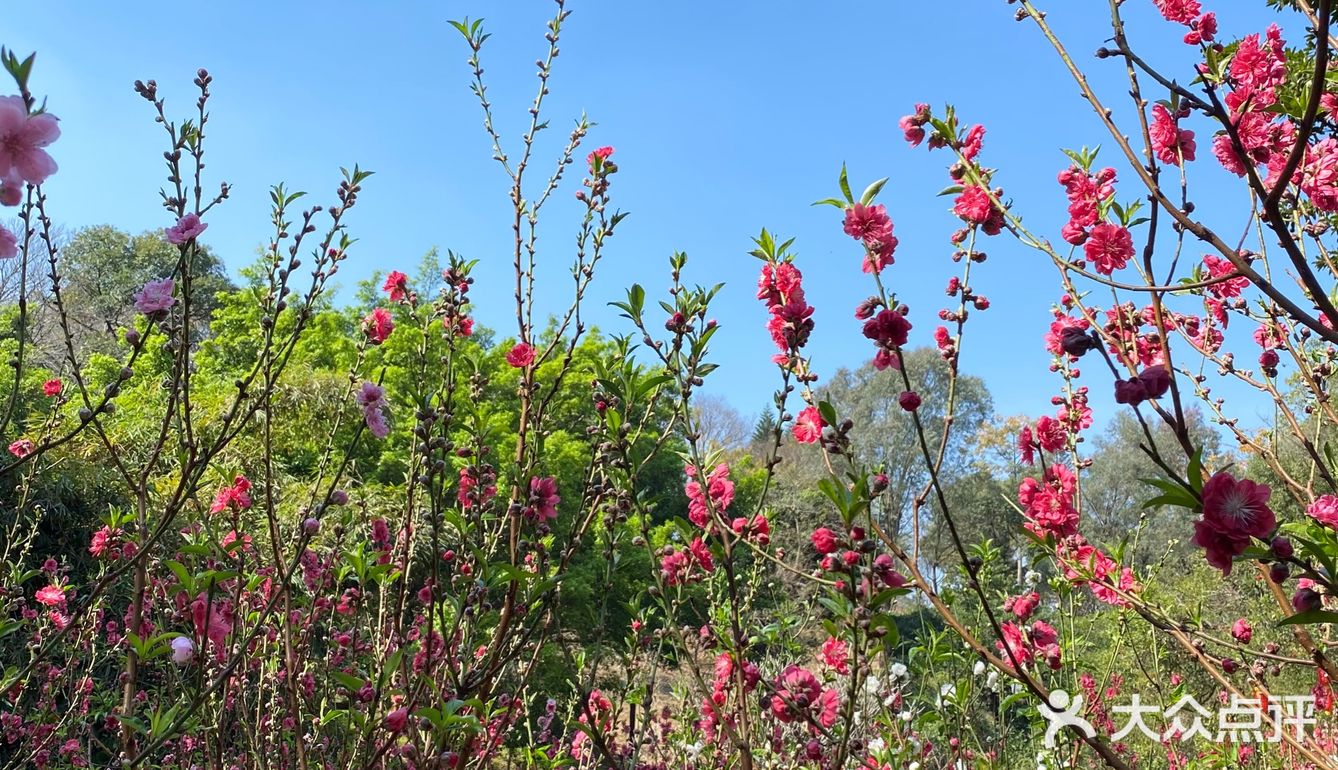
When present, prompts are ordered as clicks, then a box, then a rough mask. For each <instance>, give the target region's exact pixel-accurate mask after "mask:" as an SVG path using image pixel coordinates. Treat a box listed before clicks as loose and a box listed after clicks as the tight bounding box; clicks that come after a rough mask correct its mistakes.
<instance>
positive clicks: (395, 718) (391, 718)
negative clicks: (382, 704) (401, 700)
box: [386, 708, 409, 733]
mask: <svg viewBox="0 0 1338 770" xmlns="http://www.w3.org/2000/svg"><path fill="white" fill-rule="evenodd" d="M408 724H409V710H408V709H407V708H397V709H395V710H394V711H392V712H390V713H389V714H386V729H387V730H389V731H390V732H392V733H399V732H403V731H404V728H405V727H406V726H408Z"/></svg>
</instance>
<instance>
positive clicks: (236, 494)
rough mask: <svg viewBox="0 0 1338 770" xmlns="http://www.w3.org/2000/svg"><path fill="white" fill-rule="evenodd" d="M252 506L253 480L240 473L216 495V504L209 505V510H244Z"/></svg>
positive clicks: (214, 511)
mask: <svg viewBox="0 0 1338 770" xmlns="http://www.w3.org/2000/svg"><path fill="white" fill-rule="evenodd" d="M250 507H251V481H250V480H249V479H247V478H246V477H245V476H242V475H240V474H239V475H237V476H236V477H235V478H233V480H232V484H231V485H229V486H226V487H223V488H222V489H220V490H218V492H217V493H216V494H215V495H214V504H213V505H211V506H210V507H209V512H210V513H220V512H222V511H226V510H233V511H244V510H246V509H247V508H250Z"/></svg>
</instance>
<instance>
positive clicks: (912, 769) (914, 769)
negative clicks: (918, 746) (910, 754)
mask: <svg viewBox="0 0 1338 770" xmlns="http://www.w3.org/2000/svg"><path fill="white" fill-rule="evenodd" d="M906 770H920V763H919V762H912V763H911V764H910V766H909V767H908V768H906Z"/></svg>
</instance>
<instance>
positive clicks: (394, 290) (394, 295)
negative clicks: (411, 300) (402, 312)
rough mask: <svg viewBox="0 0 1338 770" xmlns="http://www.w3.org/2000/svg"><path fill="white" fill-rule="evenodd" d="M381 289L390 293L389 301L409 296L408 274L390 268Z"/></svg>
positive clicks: (399, 300) (396, 300) (400, 299)
mask: <svg viewBox="0 0 1338 770" xmlns="http://www.w3.org/2000/svg"><path fill="white" fill-rule="evenodd" d="M381 291H384V292H386V293H387V294H389V295H390V301H391V302H401V301H403V300H404V299H405V298H406V297H408V296H409V276H407V275H405V274H404V273H401V272H400V271H398V270H391V271H390V275H387V276H386V282H385V283H384V284H382V286H381Z"/></svg>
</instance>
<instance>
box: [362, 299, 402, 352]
mask: <svg viewBox="0 0 1338 770" xmlns="http://www.w3.org/2000/svg"><path fill="white" fill-rule="evenodd" d="M393 331H395V321H394V320H393V319H392V318H391V317H390V311H389V310H386V309H385V308H383V307H378V308H376V309H375V310H373V311H372V312H370V313H368V314H367V317H366V318H364V319H362V332H363V334H366V335H367V339H369V340H371V341H372V344H373V345H380V344H381V343H382V342H385V341H386V338H387V337H389V336H390V334H391V332H393Z"/></svg>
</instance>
